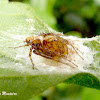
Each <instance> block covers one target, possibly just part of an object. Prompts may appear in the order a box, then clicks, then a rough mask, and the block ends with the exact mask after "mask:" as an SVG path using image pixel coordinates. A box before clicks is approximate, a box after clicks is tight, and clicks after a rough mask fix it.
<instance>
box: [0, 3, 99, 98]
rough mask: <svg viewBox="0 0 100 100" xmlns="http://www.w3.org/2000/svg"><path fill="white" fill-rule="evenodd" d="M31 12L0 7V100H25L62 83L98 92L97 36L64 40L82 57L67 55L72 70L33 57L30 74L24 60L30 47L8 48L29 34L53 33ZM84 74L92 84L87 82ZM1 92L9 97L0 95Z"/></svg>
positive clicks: (24, 7)
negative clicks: (72, 64)
mask: <svg viewBox="0 0 100 100" xmlns="http://www.w3.org/2000/svg"><path fill="white" fill-rule="evenodd" d="M34 12H35V11H34V9H33V8H31V7H30V6H29V5H27V4H23V3H7V2H3V3H0V14H1V15H0V99H1V100H3V99H7V100H12V99H13V100H22V99H24V100H28V99H29V98H31V97H32V96H34V95H37V94H39V93H41V92H43V91H44V90H46V89H47V88H49V87H50V86H55V85H57V84H59V83H61V82H64V81H66V82H68V83H74V84H78V85H82V86H89V87H92V88H97V89H99V81H100V78H99V57H100V53H99V52H100V49H99V48H100V47H99V46H100V44H99V41H100V39H99V38H100V37H99V36H98V37H95V38H92V39H80V38H76V37H64V38H68V39H69V40H71V41H74V42H75V45H76V46H77V48H79V49H80V50H81V51H82V52H83V53H84V54H81V53H80V52H79V53H80V54H81V56H82V57H83V58H84V60H82V59H81V58H80V57H79V56H78V55H77V54H76V53H74V54H71V55H70V56H72V57H73V59H72V60H73V61H74V62H75V64H76V65H78V67H75V68H72V67H71V66H67V65H64V64H61V63H57V62H55V61H52V60H49V59H46V58H43V57H40V56H38V55H35V54H33V55H32V58H33V60H34V64H35V68H37V69H38V70H37V69H34V70H33V69H32V64H31V61H30V59H29V56H28V53H29V49H30V47H22V48H16V49H14V48H9V47H15V46H19V45H23V44H24V42H23V41H24V40H25V39H26V37H29V36H33V34H40V33H43V32H44V33H47V32H52V33H55V34H56V33H57V32H56V31H55V30H53V29H51V28H50V27H49V26H47V25H46V24H45V23H44V22H42V21H41V20H40V19H39V18H38V17H37V16H36V14H35V13H34ZM83 44H84V45H83ZM83 72H84V73H83ZM78 73H80V74H78ZM86 73H89V76H91V77H90V79H91V80H92V81H88V78H87V77H88V76H87V75H86ZM77 74H78V76H77ZM75 75H76V76H75ZM84 76H85V77H84ZM92 76H93V77H92ZM79 77H80V78H79ZM83 77H84V78H83ZM71 80H74V81H71ZM76 80H77V81H76ZM83 81H86V82H83ZM92 82H93V84H92ZM94 83H95V84H94ZM91 84H92V85H91ZM3 91H6V92H7V93H10V92H11V93H12V94H13V95H11V94H10V95H9V96H8V95H7V94H6V95H2V92H3ZM14 93H15V94H14Z"/></svg>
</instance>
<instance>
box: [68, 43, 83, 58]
mask: <svg viewBox="0 0 100 100" xmlns="http://www.w3.org/2000/svg"><path fill="white" fill-rule="evenodd" d="M69 44H70V43H69ZM70 45H71V46H72V48H73V49H74V50H75V52H76V53H77V55H79V56H80V54H79V53H78V52H77V50H76V47H74V46H73V45H72V44H70ZM80 58H82V57H81V56H80ZM82 59H83V58H82ZM83 60H84V59H83Z"/></svg>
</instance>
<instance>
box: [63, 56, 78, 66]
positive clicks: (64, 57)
mask: <svg viewBox="0 0 100 100" xmlns="http://www.w3.org/2000/svg"><path fill="white" fill-rule="evenodd" d="M62 58H63V59H65V60H67V61H69V62H70V63H72V64H73V65H75V66H76V67H78V66H77V65H76V64H75V63H73V62H72V61H71V60H69V59H67V57H66V56H62Z"/></svg>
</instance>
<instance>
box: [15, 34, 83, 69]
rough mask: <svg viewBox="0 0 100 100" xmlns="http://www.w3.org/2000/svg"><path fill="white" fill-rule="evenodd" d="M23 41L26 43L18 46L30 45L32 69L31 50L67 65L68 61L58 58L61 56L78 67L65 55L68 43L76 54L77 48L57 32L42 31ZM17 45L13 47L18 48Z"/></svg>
mask: <svg viewBox="0 0 100 100" xmlns="http://www.w3.org/2000/svg"><path fill="white" fill-rule="evenodd" d="M25 42H26V43H27V44H26V45H22V46H18V47H23V46H29V45H30V46H31V48H30V52H29V57H30V60H31V62H32V65H33V69H34V63H33V60H32V58H31V53H32V52H33V53H35V54H37V55H40V56H42V57H44V58H48V59H51V60H54V61H57V62H60V63H63V64H66V65H68V63H64V62H62V61H61V60H60V58H63V59H66V60H67V61H69V62H70V63H72V64H73V65H75V66H76V67H78V66H77V65H76V64H74V63H73V62H72V61H71V60H69V59H68V58H67V56H65V55H66V54H68V50H69V48H68V45H70V46H71V47H72V48H73V49H74V50H75V52H76V53H77V54H78V52H77V50H78V49H77V48H76V47H74V46H73V45H72V44H71V43H70V42H69V41H68V40H66V39H64V38H62V37H60V35H59V34H53V33H47V34H45V33H42V34H40V35H38V36H31V37H27V38H26V41H25ZM18 47H14V48H18ZM76 49H77V50H76ZM78 55H79V54H78ZM79 56H80V55H79ZM80 57H81V56H80ZM81 58H82V57H81ZM82 59H83V58H82Z"/></svg>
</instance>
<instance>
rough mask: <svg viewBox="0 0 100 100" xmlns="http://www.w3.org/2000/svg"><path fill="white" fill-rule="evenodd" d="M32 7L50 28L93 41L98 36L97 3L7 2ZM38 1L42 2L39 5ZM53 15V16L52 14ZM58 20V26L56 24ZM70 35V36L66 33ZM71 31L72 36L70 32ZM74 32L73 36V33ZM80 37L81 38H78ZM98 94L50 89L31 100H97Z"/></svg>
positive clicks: (71, 88)
mask: <svg viewBox="0 0 100 100" xmlns="http://www.w3.org/2000/svg"><path fill="white" fill-rule="evenodd" d="M10 1H20V2H24V3H29V4H31V5H32V6H33V7H34V8H35V10H36V13H37V14H38V16H39V17H40V18H42V19H43V20H44V21H45V22H46V23H47V24H48V25H49V26H51V27H52V28H55V27H57V28H56V29H58V30H59V31H62V32H64V33H65V34H66V32H67V35H74V36H77V37H92V36H95V35H100V2H99V0H98V2H97V0H10ZM40 1H41V2H40ZM52 12H53V13H54V15H55V17H54V15H53V13H52ZM56 20H57V24H56ZM69 31H71V32H69ZM73 31H74V32H73ZM75 31H76V33H75ZM80 33H82V34H80ZM99 99H100V91H99V90H96V89H91V88H83V87H79V86H75V85H68V84H64V83H62V84H60V85H58V86H56V87H51V88H50V89H48V90H46V91H45V92H44V93H43V94H41V95H40V96H36V97H33V98H32V99H30V100H99Z"/></svg>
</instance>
